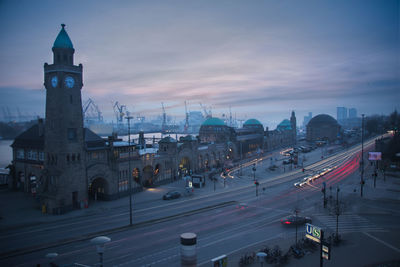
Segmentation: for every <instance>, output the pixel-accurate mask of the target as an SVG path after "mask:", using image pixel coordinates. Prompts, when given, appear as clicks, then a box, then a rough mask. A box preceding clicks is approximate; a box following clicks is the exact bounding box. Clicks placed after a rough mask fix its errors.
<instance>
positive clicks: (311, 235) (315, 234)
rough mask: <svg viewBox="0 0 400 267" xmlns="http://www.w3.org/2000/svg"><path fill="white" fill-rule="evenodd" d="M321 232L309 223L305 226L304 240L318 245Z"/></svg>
mask: <svg viewBox="0 0 400 267" xmlns="http://www.w3.org/2000/svg"><path fill="white" fill-rule="evenodd" d="M321 232H322V230H321V228H319V227H317V226H315V225H312V224H309V223H307V224H306V238H308V239H311V240H313V241H315V242H318V243H320V242H321V235H322V234H321Z"/></svg>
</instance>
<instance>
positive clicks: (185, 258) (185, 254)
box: [181, 233, 197, 267]
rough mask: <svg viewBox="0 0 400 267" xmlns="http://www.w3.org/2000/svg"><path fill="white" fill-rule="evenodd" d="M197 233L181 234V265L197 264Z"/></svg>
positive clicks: (187, 266)
mask: <svg viewBox="0 0 400 267" xmlns="http://www.w3.org/2000/svg"><path fill="white" fill-rule="evenodd" d="M196 243H197V235H196V234H194V233H184V234H181V266H183V267H195V266H197V254H196Z"/></svg>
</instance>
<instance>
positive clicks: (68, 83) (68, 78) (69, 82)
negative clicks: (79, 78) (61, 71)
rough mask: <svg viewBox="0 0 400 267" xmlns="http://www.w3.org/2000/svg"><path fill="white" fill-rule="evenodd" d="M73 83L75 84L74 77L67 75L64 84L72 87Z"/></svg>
mask: <svg viewBox="0 0 400 267" xmlns="http://www.w3.org/2000/svg"><path fill="white" fill-rule="evenodd" d="M74 84H75V80H74V78H72V77H71V76H67V77H66V78H65V85H66V86H67V87H68V88H72V87H74Z"/></svg>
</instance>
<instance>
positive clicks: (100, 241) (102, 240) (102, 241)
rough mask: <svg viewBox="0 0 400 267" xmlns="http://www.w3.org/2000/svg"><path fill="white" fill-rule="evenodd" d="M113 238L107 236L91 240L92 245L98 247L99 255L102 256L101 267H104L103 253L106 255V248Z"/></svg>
mask: <svg viewBox="0 0 400 267" xmlns="http://www.w3.org/2000/svg"><path fill="white" fill-rule="evenodd" d="M110 241H111V238H109V237H107V236H98V237H95V238H93V239H91V240H90V243H92V244H94V245H96V249H97V253H99V256H100V267H103V253H104V246H105V244H106V243H108V242H110Z"/></svg>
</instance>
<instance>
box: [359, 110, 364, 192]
mask: <svg viewBox="0 0 400 267" xmlns="http://www.w3.org/2000/svg"><path fill="white" fill-rule="evenodd" d="M361 116H362V121H361V162H360V164H361V181H360V186H361V190H360V192H361V197H362V196H363V187H364V114H361Z"/></svg>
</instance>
